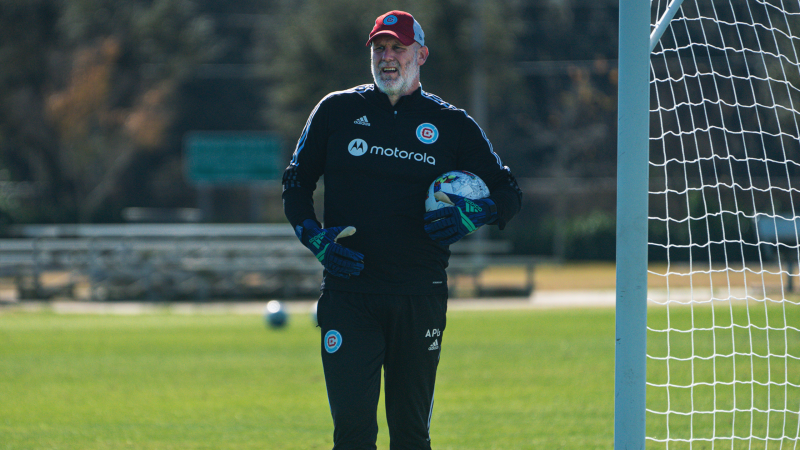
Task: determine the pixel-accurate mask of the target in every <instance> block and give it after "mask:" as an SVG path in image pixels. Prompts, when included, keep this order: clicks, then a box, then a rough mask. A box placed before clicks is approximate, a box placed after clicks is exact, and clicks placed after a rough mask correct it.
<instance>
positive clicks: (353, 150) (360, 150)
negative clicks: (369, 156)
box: [347, 139, 367, 156]
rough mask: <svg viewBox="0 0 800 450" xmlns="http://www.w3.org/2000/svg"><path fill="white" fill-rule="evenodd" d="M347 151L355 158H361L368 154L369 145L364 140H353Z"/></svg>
mask: <svg viewBox="0 0 800 450" xmlns="http://www.w3.org/2000/svg"><path fill="white" fill-rule="evenodd" d="M347 151H348V152H350V154H351V155H353V156H361V155H363V154H364V153H367V143H366V142H364V141H363V140H362V139H353V140H352V141H350V144H349V145H348V146H347Z"/></svg>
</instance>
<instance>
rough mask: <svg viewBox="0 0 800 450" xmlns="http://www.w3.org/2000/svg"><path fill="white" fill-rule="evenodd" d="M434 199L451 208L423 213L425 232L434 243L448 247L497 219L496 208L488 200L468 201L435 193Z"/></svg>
mask: <svg viewBox="0 0 800 450" xmlns="http://www.w3.org/2000/svg"><path fill="white" fill-rule="evenodd" d="M436 194H437V195H436V199H437V200H439V201H442V202H445V203H450V204H451V205H453V206H448V207H445V208H440V209H437V210H434V211H428V212H426V213H425V216H424V219H425V232H426V233H428V236H430V237H431V239H433V240H434V241H437V242H438V243H440V244H442V245H450V244H452V243H454V242H457V241H459V240H460V239H461V238H463V237H464V236H466V235H468V234H470V233H472V232H473V231H475V230H477V229H478V228H479V227H481V226H483V225H485V224H487V223H492V222H494V221H495V220H496V219H497V207H496V206H495V204H494V202H493V201H492V200H490V199H488V198H482V199H480V200H470V199H468V198H464V197H461V196H458V195H453V194H450V195H449V196H448V195H447V194H444V193H443V192H437V193H436Z"/></svg>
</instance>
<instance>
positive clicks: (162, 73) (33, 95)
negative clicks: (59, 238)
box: [0, 0, 214, 222]
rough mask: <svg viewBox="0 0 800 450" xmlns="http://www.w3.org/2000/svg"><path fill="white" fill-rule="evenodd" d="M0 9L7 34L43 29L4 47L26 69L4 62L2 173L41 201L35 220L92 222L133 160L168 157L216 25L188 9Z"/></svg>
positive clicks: (182, 5)
mask: <svg viewBox="0 0 800 450" xmlns="http://www.w3.org/2000/svg"><path fill="white" fill-rule="evenodd" d="M2 5H3V14H2V19H0V21H2V22H4V23H3V24H2V25H3V29H4V30H8V28H6V26H8V27H11V29H17V28H19V27H24V26H25V25H24V24H31V25H34V24H35V25H36V26H33V27H32V31H33V33H30V32H29V31H28V30H24V32H20V33H19V34H17V33H14V34H13V35H12V38H11V39H8V40H5V39H4V40H3V44H2V46H1V47H0V55H10V56H8V58H12V57H13V58H14V59H16V60H18V59H24V58H26V57H29V58H31V61H30V62H28V63H27V64H26V65H23V66H21V67H16V66H15V63H14V61H8V63H6V62H7V61H0V65H2V67H3V68H4V69H0V80H4V81H5V82H4V83H3V84H2V91H0V102H2V104H4V105H7V106H8V108H4V117H3V120H2V123H4V124H7V125H8V126H7V128H5V129H4V133H2V141H0V146H1V147H0V148H2V154H3V163H5V164H9V165H11V166H12V167H13V176H14V178H16V179H18V180H32V181H35V182H36V184H37V185H38V186H39V187H40V189H41V190H42V195H41V196H40V198H39V204H37V205H36V211H35V212H32V213H31V214H32V215H34V216H38V217H37V219H38V220H70V219H72V220H79V221H82V222H83V221H91V220H93V219H97V218H98V217H100V216H102V215H103V213H102V212H101V208H102V207H103V205H104V203H105V202H106V201H107V200H108V199H109V198H110V197H111V196H112V195H114V194H115V193H116V192H117V191H118V190H119V189H120V184H119V181H120V180H121V178H122V177H121V176H122V174H123V173H124V172H125V171H126V170H127V169H128V168H129V167H130V166H131V165H132V164H133V163H134V161H135V160H136V158H137V156H138V155H141V154H143V153H154V152H163V151H165V150H166V132H167V130H168V129H169V127H170V125H171V123H172V121H173V118H174V117H173V110H174V105H175V98H174V96H175V92H176V90H177V87H178V86H179V85H180V84H181V83H182V82H183V81H185V80H186V79H187V78H188V77H189V76H191V74H192V73H193V70H194V69H195V68H196V67H197V66H198V65H199V64H202V63H203V62H205V61H208V60H209V59H211V58H212V57H213V53H214V45H213V43H214V29H213V24H212V23H211V21H210V20H208V19H207V18H205V17H203V16H201V15H198V14H196V10H195V7H194V4H193V2H192V1H190V0H153V1H143V0H138V1H137V0H116V1H111V0H71V1H67V2H58V1H55V0H50V1H46V0H39V1H38V2H33V3H28V4H25V5H22V4H20V3H19V2H14V1H11V0H6V1H4V2H3V3H2ZM7 13H8V14H7ZM19 24H22V25H19ZM42 24H45V25H42ZM48 25H49V26H48ZM19 31H23V30H19ZM22 52H25V53H22ZM2 57H3V56H0V58H2ZM65 206H66V207H65Z"/></svg>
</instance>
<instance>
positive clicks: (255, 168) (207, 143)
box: [183, 131, 287, 184]
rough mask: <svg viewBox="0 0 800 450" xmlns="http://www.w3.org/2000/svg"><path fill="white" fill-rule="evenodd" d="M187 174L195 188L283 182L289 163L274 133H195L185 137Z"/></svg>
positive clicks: (185, 167) (185, 168)
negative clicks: (214, 185) (282, 153)
mask: <svg viewBox="0 0 800 450" xmlns="http://www.w3.org/2000/svg"><path fill="white" fill-rule="evenodd" d="M183 146H184V170H185V174H186V178H187V179H188V180H189V181H190V182H192V183H195V184H246V183H254V182H259V181H268V180H280V179H281V176H282V175H283V170H284V168H285V167H286V164H287V161H283V160H282V159H281V156H282V155H281V140H280V138H279V137H278V136H277V135H275V134H271V133H262V132H246V131H230V132H228V131H226V132H216V131H213V132H212V131H193V132H190V133H187V134H186V136H185V137H184V142H183Z"/></svg>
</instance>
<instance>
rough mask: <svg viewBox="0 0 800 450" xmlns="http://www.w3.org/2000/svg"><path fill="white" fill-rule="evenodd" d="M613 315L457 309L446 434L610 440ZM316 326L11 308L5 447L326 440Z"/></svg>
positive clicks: (508, 442)
mask: <svg viewBox="0 0 800 450" xmlns="http://www.w3.org/2000/svg"><path fill="white" fill-rule="evenodd" d="M613 327H614V312H613V310H608V309H598V310H585V311H581V310H574V311H573V310H549V311H535V310H527V311H505V312H501V311H497V312H466V311H463V312H462V311H456V312H451V313H449V315H448V325H447V330H446V332H445V335H444V341H443V346H442V360H441V363H440V368H439V377H438V382H437V387H436V407H435V409H434V417H433V422H432V430H431V434H432V442H433V445H434V448H436V449H438V450H444V449H469V450H481V449H486V450H489V449H509V450H518V449H533V448H560V449H581V450H585V449H599V448H603V449H608V448H611V447H612V442H613V384H614V381H613V366H614V362H613V361H614V355H613V352H614V345H613V340H614V338H613V336H614V331H613ZM318 339H319V335H318V329H316V328H314V327H312V325H311V323H310V320H309V318H308V317H307V316H294V317H292V320H291V322H290V326H288V327H287V328H285V329H283V330H280V331H275V330H269V329H265V327H264V326H263V325H262V322H261V319H260V317H258V316H255V315H203V314H198V315H179V314H168V313H164V314H147V315H139V316H111V315H109V316H104V315H56V314H49V313H21V312H17V313H5V314H0V449H14V450H19V449H80V450H89V449H265V448H266V449H271V450H282V449H298V450H299V449H303V450H309V449H312V450H314V449H329V448H330V447H331V446H332V444H331V435H332V423H331V418H330V413H329V410H328V404H327V398H326V394H325V384H324V380H323V376H322V368H321V363H320V361H319V344H318ZM380 408H381V411H382V408H383V405H381V406H380ZM379 417H381V418H382V414H379ZM379 425H380V428H381V433H380V435H379V441H378V448H379V449H388V433H386V426H385V421H384V420H381V423H380V424H379Z"/></svg>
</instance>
